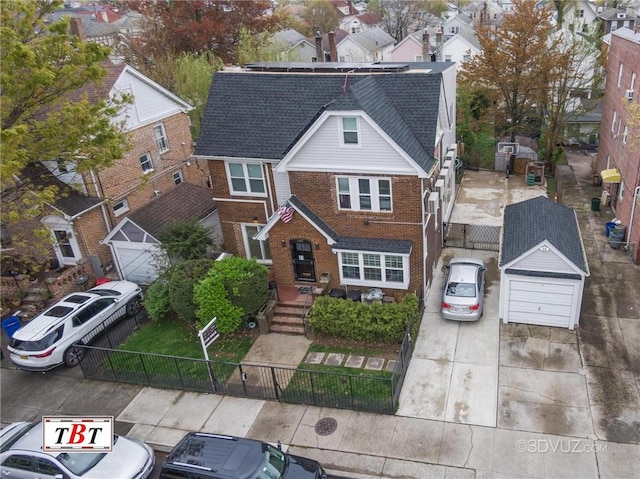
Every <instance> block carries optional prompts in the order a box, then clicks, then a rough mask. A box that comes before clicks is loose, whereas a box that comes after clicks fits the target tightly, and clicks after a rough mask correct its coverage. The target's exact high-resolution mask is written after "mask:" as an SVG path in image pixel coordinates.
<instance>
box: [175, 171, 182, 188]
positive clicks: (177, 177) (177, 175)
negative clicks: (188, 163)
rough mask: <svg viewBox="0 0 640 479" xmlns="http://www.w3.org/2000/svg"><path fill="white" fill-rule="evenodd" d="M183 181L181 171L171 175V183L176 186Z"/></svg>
mask: <svg viewBox="0 0 640 479" xmlns="http://www.w3.org/2000/svg"><path fill="white" fill-rule="evenodd" d="M183 181H184V177H183V176H182V171H180V170H178V171H175V172H174V173H173V182H174V183H175V184H176V185H179V184H180V183H182V182H183Z"/></svg>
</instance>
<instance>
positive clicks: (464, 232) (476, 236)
mask: <svg viewBox="0 0 640 479" xmlns="http://www.w3.org/2000/svg"><path fill="white" fill-rule="evenodd" d="M500 232H501V227H500V226H491V225H470V224H464V223H447V225H446V232H445V238H446V244H447V246H449V247H453V248H466V249H480V250H488V251H500Z"/></svg>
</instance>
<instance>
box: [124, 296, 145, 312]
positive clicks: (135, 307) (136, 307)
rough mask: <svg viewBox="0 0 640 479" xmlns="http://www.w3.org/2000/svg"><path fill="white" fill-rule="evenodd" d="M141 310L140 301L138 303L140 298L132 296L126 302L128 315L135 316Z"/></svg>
mask: <svg viewBox="0 0 640 479" xmlns="http://www.w3.org/2000/svg"><path fill="white" fill-rule="evenodd" d="M140 310H142V303H140V298H133V299H132V300H130V301H129V302H128V303H127V314H128V315H129V316H135V315H136V314H138V313H139V312H140Z"/></svg>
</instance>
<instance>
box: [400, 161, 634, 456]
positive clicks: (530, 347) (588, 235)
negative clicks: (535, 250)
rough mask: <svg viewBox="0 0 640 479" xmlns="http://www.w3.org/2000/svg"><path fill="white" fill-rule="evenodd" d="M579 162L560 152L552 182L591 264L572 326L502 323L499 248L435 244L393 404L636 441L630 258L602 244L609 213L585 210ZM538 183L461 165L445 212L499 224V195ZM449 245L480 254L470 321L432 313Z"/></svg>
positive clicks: (528, 190)
mask: <svg viewBox="0 0 640 479" xmlns="http://www.w3.org/2000/svg"><path fill="white" fill-rule="evenodd" d="M590 161H591V158H590V157H588V156H585V155H569V166H566V167H564V168H562V169H561V171H560V173H561V174H560V181H559V185H560V187H561V188H562V201H563V203H564V204H566V205H567V206H570V207H572V208H575V209H576V212H577V215H578V221H579V223H580V229H581V232H582V235H583V241H584V243H585V248H586V250H587V257H588V260H589V267H590V270H591V277H590V278H587V282H586V285H585V294H584V298H583V306H582V314H581V318H580V325H579V327H578V328H576V330H574V331H570V330H566V329H560V328H551V327H542V326H529V325H522V324H502V323H501V321H500V320H499V318H498V304H499V280H500V278H499V270H498V266H497V261H498V254H497V253H494V252H488V251H477V250H464V249H457V248H446V249H444V250H443V254H442V257H441V259H440V262H439V264H438V267H437V269H436V272H435V276H434V279H433V282H432V287H431V291H430V293H429V297H428V301H427V305H426V308H425V312H424V316H423V319H422V324H421V328H420V332H419V334H418V338H417V339H416V344H415V351H414V355H413V359H412V361H411V365H410V367H409V371H408V373H407V378H406V380H405V383H404V387H403V390H402V394H401V396H400V406H399V410H398V414H399V415H401V416H407V417H415V418H423V419H432V420H440V421H445V422H452V423H461V424H469V425H478V426H489V427H497V428H499V429H505V430H513V431H525V432H530V433H542V434H553V435H558V436H569V437H574V438H585V439H600V440H608V441H614V442H621V443H631V444H640V392H639V391H640V353H639V352H638V345H639V344H640V295H639V294H638V288H637V285H638V284H640V268H639V267H638V266H635V265H632V264H630V263H629V262H628V261H626V260H625V255H624V252H622V251H615V250H611V251H608V250H609V249H610V248H609V247H608V246H607V244H606V242H605V237H604V223H605V222H606V221H609V220H610V218H611V217H613V212H611V211H608V210H607V209H603V211H601V212H593V211H590V207H589V206H590V198H591V197H593V196H599V194H598V191H599V190H598V189H597V188H595V187H593V185H592V178H591V169H590ZM539 194H545V192H544V191H543V187H541V186H537V187H527V186H526V185H525V184H524V179H523V178H522V176H515V177H514V176H512V177H510V178H509V179H507V178H505V177H504V175H503V174H500V173H495V172H486V171H483V172H466V174H465V180H464V181H463V183H462V188H461V191H460V192H459V194H458V200H459V202H458V203H456V206H455V207H454V211H453V215H452V219H451V222H460V223H472V224H489V225H501V221H502V220H501V218H502V211H503V209H504V206H506V205H507V204H510V203H513V202H517V201H522V200H524V199H527V198H530V197H533V196H538V195H539ZM498 219H499V222H498ZM614 255H615V256H614ZM454 256H472V257H476V258H481V259H483V260H484V261H485V263H486V264H487V267H488V272H487V288H486V292H485V312H484V316H483V317H482V318H481V319H480V320H479V321H477V322H473V323H458V322H453V321H446V320H444V319H442V318H441V316H440V294H441V291H442V283H443V281H444V273H443V270H442V266H443V265H444V264H446V263H447V262H448V261H449V259H450V258H451V257H454Z"/></svg>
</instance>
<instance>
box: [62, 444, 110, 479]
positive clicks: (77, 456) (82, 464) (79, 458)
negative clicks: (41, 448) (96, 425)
mask: <svg viewBox="0 0 640 479" xmlns="http://www.w3.org/2000/svg"><path fill="white" fill-rule="evenodd" d="M117 441H118V436H116V435H115V434H114V435H113V445H114V446H115V444H116V442H117ZM106 455H107V453H106V452H97V453H92V452H63V453H61V454H60V455H58V457H57V459H58V461H60V463H61V464H63V465H64V466H65V467H66V468H67V469H69V470H70V471H71V472H72V473H74V474H76V475H78V476H82V475H84V473H85V472H87V471H88V470H89V469H91V468H92V467H95V465H96V464H98V463H99V462H100V461H102V459H103V458H104V457H105V456H106Z"/></svg>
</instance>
